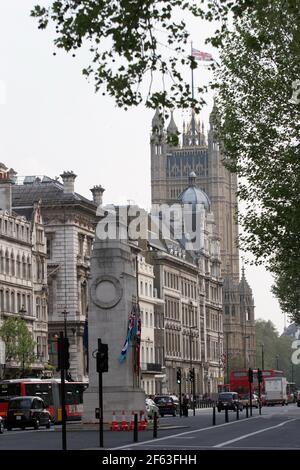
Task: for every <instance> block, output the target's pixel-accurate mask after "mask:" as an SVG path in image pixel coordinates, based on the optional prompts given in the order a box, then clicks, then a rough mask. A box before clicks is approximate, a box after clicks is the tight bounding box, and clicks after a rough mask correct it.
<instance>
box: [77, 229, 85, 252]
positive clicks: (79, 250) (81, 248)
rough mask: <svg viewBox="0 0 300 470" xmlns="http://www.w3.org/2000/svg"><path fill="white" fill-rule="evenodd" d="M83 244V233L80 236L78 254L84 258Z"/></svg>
mask: <svg viewBox="0 0 300 470" xmlns="http://www.w3.org/2000/svg"><path fill="white" fill-rule="evenodd" d="M83 244H84V235H83V234H82V233H79V234H78V254H79V256H83Z"/></svg>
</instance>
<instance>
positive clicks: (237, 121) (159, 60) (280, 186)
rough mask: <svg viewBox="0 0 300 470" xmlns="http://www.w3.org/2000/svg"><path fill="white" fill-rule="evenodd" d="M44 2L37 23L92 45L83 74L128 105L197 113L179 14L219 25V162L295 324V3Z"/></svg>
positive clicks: (255, 249)
mask: <svg viewBox="0 0 300 470" xmlns="http://www.w3.org/2000/svg"><path fill="white" fill-rule="evenodd" d="M50 3H51V6H50V7H49V8H45V7H41V6H36V7H35V8H34V10H33V11H32V16H34V17H35V18H37V19H38V24H39V28H40V29H44V28H46V27H47V26H48V24H49V22H53V23H54V24H55V26H56V37H55V40H54V44H55V46H56V47H57V48H59V49H62V50H65V51H67V52H71V53H72V54H73V55H74V53H75V52H76V51H77V50H78V49H79V48H81V47H82V46H83V45H84V44H85V43H87V44H89V50H90V52H91V61H90V64H88V66H87V67H86V68H85V69H84V70H83V73H84V75H85V76H87V77H89V78H91V79H93V80H94V83H95V89H96V91H99V90H100V88H101V89H102V90H104V91H103V92H104V93H108V94H109V95H110V96H112V97H113V98H114V99H115V101H116V103H117V105H118V106H121V107H124V108H125V109H126V108H127V107H128V106H135V105H137V104H139V103H141V102H144V103H145V104H146V106H152V107H156V106H157V105H160V106H161V107H165V108H169V109H170V108H172V107H185V108H187V107H192V108H194V109H195V110H196V111H197V110H198V109H199V108H200V107H201V106H202V105H203V103H204V100H203V99H202V98H201V99H200V100H196V99H192V97H191V89H190V86H189V84H188V83H186V82H185V81H184V80H183V76H182V69H183V68H184V67H186V66H189V67H192V68H196V67H197V63H196V62H195V60H194V58H193V57H191V56H190V55H189V52H187V50H186V49H187V41H188V38H189V32H188V29H187V23H186V22H185V20H184V18H185V16H186V15H187V14H189V15H192V16H196V17H198V18H199V19H201V20H206V21H217V22H218V23H219V29H218V30H217V31H216V33H215V35H214V36H213V37H211V38H208V42H210V43H211V44H212V45H213V46H215V47H217V48H219V49H220V53H221V63H220V65H218V64H216V63H215V64H213V65H212V68H213V69H214V71H215V74H216V76H215V80H214V82H213V83H212V88H213V89H216V90H217V100H216V107H217V109H218V111H219V117H218V119H217V120H216V127H217V131H218V134H219V141H220V145H221V146H222V149H223V151H224V161H225V164H226V165H227V167H228V168H229V169H230V171H232V172H235V173H237V174H238V176H239V177H240V178H239V181H240V184H239V191H238V195H239V198H240V200H241V201H244V202H245V205H246V209H245V212H244V214H243V215H241V214H240V215H239V221H240V223H241V225H242V226H243V228H244V233H245V234H244V235H243V236H242V237H241V238H240V245H241V247H242V248H244V249H245V250H250V252H252V253H253V254H254V262H256V263H265V264H266V266H267V268H268V269H269V270H270V271H271V272H272V273H273V274H274V276H275V284H274V293H275V294H276V295H277V296H278V298H279V301H280V305H281V308H282V309H283V310H284V311H285V312H287V313H288V314H289V315H290V317H291V319H292V320H294V321H296V322H300V301H299V295H298V294H295V293H296V292H298V291H299V283H300V282H299V281H300V274H299V266H300V263H299V253H300V237H299V235H298V232H299V224H300V202H299V201H300V198H299V194H298V193H299V187H300V158H299V154H300V144H299V130H300V120H299V112H300V105H299V103H300V99H299V98H300V93H298V92H299V91H300V40H299V39H300V26H299V25H300V3H299V1H298V0H251V1H250V0H207V1H205V0H200V2H197V4H198V5H199V4H200V5H201V6H197V4H196V2H195V3H194V2H188V1H182V0H145V1H140V0H112V1H110V2H108V1H105V0H60V1H57V0H56V1H52V2H50ZM178 18H179V20H178ZM160 30H162V31H163V36H162V35H161V32H160ZM164 34H165V35H164ZM162 37H163V39H162ZM162 42H164V44H163V46H162V45H161V43H162ZM165 46H166V47H167V49H166V48H165ZM157 74H158V75H159V76H160V77H161V80H160V81H159V82H157ZM147 77H148V86H147V87H146V90H147V91H146V92H145V93H144V92H143V90H144V89H145V88H143V86H142V85H143V84H144V85H145V81H147ZM198 91H199V92H201V89H198ZM175 137H176V136H175ZM287 283H288V284H287Z"/></svg>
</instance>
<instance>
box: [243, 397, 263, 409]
mask: <svg viewBox="0 0 300 470" xmlns="http://www.w3.org/2000/svg"><path fill="white" fill-rule="evenodd" d="M240 403H242V404H243V406H247V405H248V406H250V398H249V393H245V394H243V395H242V396H241V398H240ZM258 406H259V398H258V396H257V395H255V393H253V394H252V407H253V408H258Z"/></svg>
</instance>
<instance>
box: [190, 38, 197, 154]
mask: <svg viewBox="0 0 300 470" xmlns="http://www.w3.org/2000/svg"><path fill="white" fill-rule="evenodd" d="M191 56H193V41H191ZM191 72H192V100H194V99H195V95H194V69H193V67H192V63H191ZM195 134H196V125H195V110H194V104H193V105H192V143H193V145H195Z"/></svg>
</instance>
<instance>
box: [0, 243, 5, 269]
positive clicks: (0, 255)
mask: <svg viewBox="0 0 300 470" xmlns="http://www.w3.org/2000/svg"><path fill="white" fill-rule="evenodd" d="M0 272H1V273H4V254H3V250H2V248H1V250H0Z"/></svg>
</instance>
